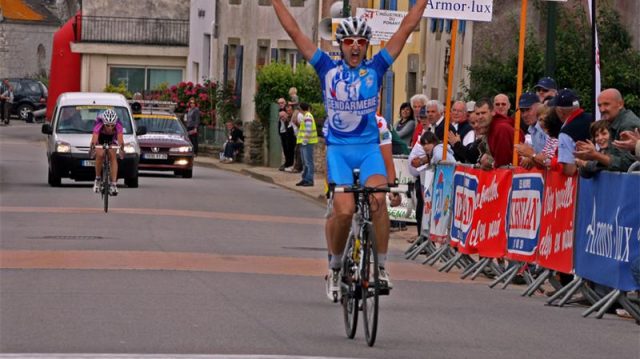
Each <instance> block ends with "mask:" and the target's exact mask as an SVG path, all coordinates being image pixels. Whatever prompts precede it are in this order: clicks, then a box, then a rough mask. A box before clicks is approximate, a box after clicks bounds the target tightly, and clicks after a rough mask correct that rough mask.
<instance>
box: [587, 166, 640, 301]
mask: <svg viewBox="0 0 640 359" xmlns="http://www.w3.org/2000/svg"><path fill="white" fill-rule="evenodd" d="M612 189H615V190H612ZM577 213H578V214H579V215H578V216H577V218H576V240H575V247H576V250H575V269H576V274H578V275H579V276H581V277H584V278H586V279H589V280H592V281H594V282H596V283H600V284H603V285H606V286H609V287H613V288H616V289H621V290H624V291H632V290H639V289H640V283H638V282H636V281H635V280H634V279H633V276H632V272H631V267H632V266H633V265H635V266H638V265H640V262H639V261H640V175H637V174H628V173H615V172H601V173H600V174H599V175H598V176H596V177H594V178H592V179H584V178H581V179H580V190H579V192H578V211H577Z"/></svg>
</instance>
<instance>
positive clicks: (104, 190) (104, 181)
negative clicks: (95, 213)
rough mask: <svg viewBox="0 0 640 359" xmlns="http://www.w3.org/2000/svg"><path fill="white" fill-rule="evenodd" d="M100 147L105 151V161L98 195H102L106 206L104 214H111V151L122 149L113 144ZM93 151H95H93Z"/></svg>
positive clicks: (104, 144)
mask: <svg viewBox="0 0 640 359" xmlns="http://www.w3.org/2000/svg"><path fill="white" fill-rule="evenodd" d="M100 147H102V149H103V150H104V160H103V161H102V178H101V181H100V187H99V188H98V193H100V197H101V198H102V201H103V204H104V213H107V212H109V196H111V194H110V193H109V181H110V180H111V158H110V157H109V149H119V148H120V147H119V146H117V145H113V144H111V145H110V144H109V143H107V142H105V143H103V144H102V145H101V146H100ZM92 151H95V149H92ZM93 156H95V153H94V154H93V155H92V157H93Z"/></svg>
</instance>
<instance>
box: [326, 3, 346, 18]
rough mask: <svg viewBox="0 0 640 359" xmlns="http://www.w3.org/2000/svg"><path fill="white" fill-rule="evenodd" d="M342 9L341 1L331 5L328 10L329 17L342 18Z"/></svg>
mask: <svg viewBox="0 0 640 359" xmlns="http://www.w3.org/2000/svg"><path fill="white" fill-rule="evenodd" d="M343 7H344V4H342V1H336V2H334V3H333V4H332V5H331V8H330V10H329V15H330V16H331V17H343V16H342V8H343Z"/></svg>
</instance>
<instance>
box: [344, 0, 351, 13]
mask: <svg viewBox="0 0 640 359" xmlns="http://www.w3.org/2000/svg"><path fill="white" fill-rule="evenodd" d="M349 16H351V5H349V0H342V17H349Z"/></svg>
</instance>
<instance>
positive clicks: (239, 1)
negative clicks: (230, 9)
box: [229, 0, 242, 5]
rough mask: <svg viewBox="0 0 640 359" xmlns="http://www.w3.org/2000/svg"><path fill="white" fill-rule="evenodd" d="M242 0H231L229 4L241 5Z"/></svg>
mask: <svg viewBox="0 0 640 359" xmlns="http://www.w3.org/2000/svg"><path fill="white" fill-rule="evenodd" d="M240 3H242V0H229V5H240Z"/></svg>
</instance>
